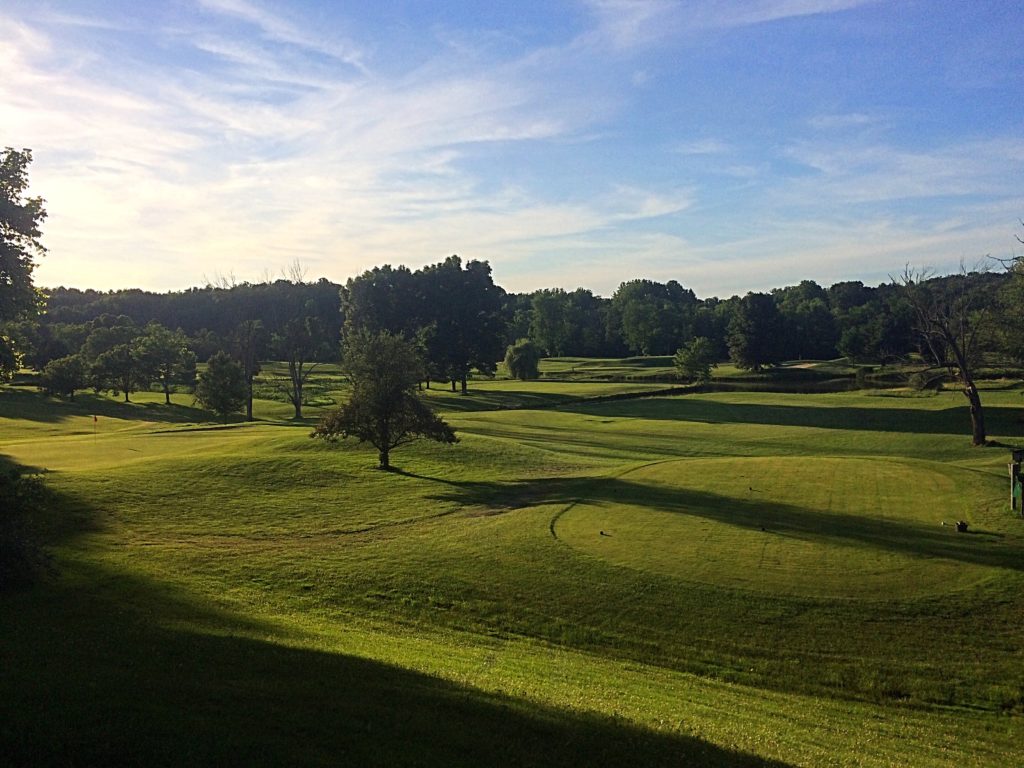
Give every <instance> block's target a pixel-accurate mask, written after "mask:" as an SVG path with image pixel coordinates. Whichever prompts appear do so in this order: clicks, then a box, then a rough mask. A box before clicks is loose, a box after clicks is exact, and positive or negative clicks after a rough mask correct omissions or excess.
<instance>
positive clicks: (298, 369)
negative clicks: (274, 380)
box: [288, 360, 305, 421]
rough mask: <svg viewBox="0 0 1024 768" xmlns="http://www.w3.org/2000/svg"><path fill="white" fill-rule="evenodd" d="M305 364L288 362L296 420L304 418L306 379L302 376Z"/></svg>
mask: <svg viewBox="0 0 1024 768" xmlns="http://www.w3.org/2000/svg"><path fill="white" fill-rule="evenodd" d="M302 367H303V363H301V362H298V363H297V362H295V361H294V360H289V361H288V376H289V377H290V378H291V380H292V392H291V394H292V407H293V408H294V409H295V420H296V421H298V420H299V419H301V418H302V382H303V379H304V378H305V377H304V376H303V375H302Z"/></svg>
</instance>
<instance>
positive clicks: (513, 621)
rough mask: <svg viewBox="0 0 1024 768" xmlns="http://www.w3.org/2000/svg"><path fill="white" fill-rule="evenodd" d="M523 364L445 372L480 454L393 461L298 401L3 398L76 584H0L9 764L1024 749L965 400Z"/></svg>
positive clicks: (465, 431) (709, 761)
mask: <svg viewBox="0 0 1024 768" xmlns="http://www.w3.org/2000/svg"><path fill="white" fill-rule="evenodd" d="M511 384H512V383H511V382H498V381H495V382H493V383H487V384H486V385H480V386H476V383H475V382H474V387H473V389H471V394H470V395H468V396H465V397H463V396H461V395H454V396H451V395H449V394H442V393H440V392H438V393H433V396H434V397H435V398H436V401H435V402H436V403H437V404H439V405H441V406H442V407H445V408H448V418H449V419H450V420H451V421H452V423H453V424H454V425H455V426H456V427H457V428H459V430H460V434H461V435H462V442H461V443H459V444H458V445H456V446H452V447H442V446H433V445H426V444H420V445H415V446H411V447H409V448H406V449H403V450H401V451H399V452H397V453H396V454H395V459H396V462H397V463H398V465H399V466H400V467H401V471H399V472H394V473H384V472H379V471H375V470H373V469H372V467H373V466H374V464H375V454H374V453H373V451H372V450H368V449H364V448H360V447H358V446H354V445H349V444H342V445H340V446H338V447H336V448H332V447H329V446H326V445H323V444H320V443H317V442H314V441H311V440H309V439H308V437H307V435H308V431H309V427H308V424H299V425H291V424H290V423H289V421H288V419H289V417H290V415H291V414H290V408H289V407H288V406H287V405H286V404H281V403H276V402H268V401H259V402H258V403H257V416H259V417H260V419H261V421H260V422H259V423H257V424H253V425H243V424H234V425H229V426H228V427H227V428H224V427H217V426H214V425H209V424H206V423H202V418H203V415H202V414H201V413H197V412H195V411H193V410H190V405H189V399H188V398H187V397H184V396H181V397H178V398H177V400H176V404H175V405H174V406H173V407H171V408H169V409H168V408H165V407H163V406H160V407H157V406H159V403H156V404H154V403H152V402H150V401H149V400H148V399H147V397H144V396H142V397H139V398H138V399H140V400H141V401H142V402H139V403H133V404H130V405H124V404H120V403H116V402H115V401H113V400H111V399H106V398H94V399H86V400H84V401H82V402H80V403H77V404H75V405H71V404H67V403H62V402H59V401H53V400H48V399H45V398H42V397H40V396H38V395H35V394H33V393H26V392H18V391H13V390H11V389H10V388H8V389H2V390H0V451H2V452H3V453H5V454H7V455H8V456H10V457H11V458H13V459H14V460H16V461H18V462H20V463H21V464H24V465H30V466H36V467H40V468H46V469H47V470H48V475H47V482H48V484H49V485H50V487H51V488H52V489H53V490H54V492H55V493H56V494H57V496H58V499H59V503H58V505H57V506H56V508H55V509H54V510H53V511H52V514H51V515H50V516H49V517H48V519H47V526H46V531H45V533H46V535H47V536H48V538H49V540H50V541H51V542H52V545H51V546H52V549H53V551H54V553H55V555H56V562H57V565H58V567H59V574H58V575H57V576H55V577H53V578H51V579H50V580H48V581H47V582H46V583H44V584H43V585H41V586H40V587H38V588H36V589H35V590H33V591H31V592H27V593H20V594H16V595H13V596H11V595H8V596H5V597H3V598H0V655H2V658H3V659H4V673H3V675H2V676H0V744H2V746H3V748H4V754H5V756H6V758H7V759H8V760H9V761H10V762H13V763H15V764H18V763H24V764H39V763H69V762H70V763H79V764H89V763H104V762H135V763H158V764H170V763H175V764H180V763H182V762H193V763H194V762H203V763H210V762H230V763H264V764H280V763H288V762H290V763H312V764H337V763H339V762H350V763H352V764H382V765H383V764H408V765H422V764H427V765H430V764H437V765H451V764H464V765H479V764H522V765H569V764H573V765H577V764H666V765H668V764H680V763H681V764H697V765H762V764H769V765H772V764H786V765H824V764H840V765H891V764H894V763H906V764H912V765H936V766H939V765H979V766H980V765H1009V764H1013V763H1014V762H1015V761H1016V760H1017V758H1018V757H1019V745H1020V743H1022V741H1021V740H1022V739H1024V712H1022V708H1024V654H1022V649H1021V644H1020V637H1021V632H1022V629H1024V618H1022V616H1024V598H1022V597H1021V595H1022V594H1024V592H1022V589H1021V587H1022V586H1024V583H1022V582H1024V577H1022V573H1021V568H1022V566H1021V565H1020V564H1021V563H1022V562H1024V543H1022V534H1021V531H1022V523H1021V521H1020V520H1018V519H1014V518H1013V517H1012V516H1010V514H1009V513H1008V511H1007V510H1006V508H1005V498H1004V497H1005V490H1006V489H1005V480H1004V475H1005V472H1006V467H1005V462H1006V460H1007V451H1005V450H999V449H994V448H986V449H973V448H971V447H970V446H969V440H968V438H967V436H966V435H967V416H966V410H965V408H964V407H963V405H962V403H961V402H960V401H961V400H963V398H962V396H959V395H956V394H955V393H942V394H939V395H936V396H934V397H929V398H882V397H873V396H869V395H867V394H857V393H849V394H836V395H815V396H808V395H778V394H753V393H732V394H716V395H700V396H686V397H678V398H658V399H649V400H630V401H612V402H600V403H593V402H590V403H588V402H586V401H585V398H586V397H593V396H596V395H601V394H605V393H608V392H610V391H611V390H606V389H602V388H601V385H599V384H585V383H577V384H569V385H564V384H551V385H522V386H520V385H513V386H510V385H511ZM559 386H568V387H572V388H573V389H569V390H562V389H551V387H559ZM474 389H475V390H477V391H476V392H474V391H473V390H474ZM616 391H622V390H616ZM555 395H568V396H567V397H553V396H555ZM154 397H156V396H154ZM532 398H539V401H534V400H532ZM466 403H472V404H473V405H472V406H469V405H466ZM531 403H536V404H543V405H544V408H543V409H541V410H529V409H528V406H530V405H531ZM1021 404H1022V403H1021V399H1020V397H1019V396H1018V395H1017V394H1016V393H1013V392H997V393H992V394H991V395H988V396H987V400H986V405H987V407H988V414H989V423H990V429H991V431H992V434H993V436H995V437H997V438H998V439H1000V440H1001V441H1003V442H1006V443H1010V442H1013V441H1014V440H1016V439H1019V438H1018V437H1017V436H1018V435H1019V434H1020V427H1019V423H1018V421H1017V418H1018V414H1019V408H1020V406H1021ZM282 406H283V407H282ZM92 413H100V414H101V415H100V419H99V421H98V422H96V431H95V433H93V431H92V427H93V421H92V418H91V414H92ZM960 517H963V518H964V519H967V520H969V521H970V522H971V526H972V529H977V530H979V531H980V532H979V533H976V534H969V535H959V536H957V535H956V534H954V533H952V531H950V530H949V529H948V526H947V528H943V527H942V526H941V525H940V523H941V522H942V521H943V520H946V521H947V522H949V521H952V520H954V519H957V518H960ZM765 523H767V525H766V524H765ZM761 527H764V528H765V529H766V530H765V531H761V530H760V529H761ZM602 530H604V531H605V533H607V534H611V535H610V536H601V535H600V531H602Z"/></svg>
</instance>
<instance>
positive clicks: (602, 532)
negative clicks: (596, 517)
mask: <svg viewBox="0 0 1024 768" xmlns="http://www.w3.org/2000/svg"><path fill="white" fill-rule="evenodd" d="M601 535H602V536H611V534H610V533H605V532H604V531H601Z"/></svg>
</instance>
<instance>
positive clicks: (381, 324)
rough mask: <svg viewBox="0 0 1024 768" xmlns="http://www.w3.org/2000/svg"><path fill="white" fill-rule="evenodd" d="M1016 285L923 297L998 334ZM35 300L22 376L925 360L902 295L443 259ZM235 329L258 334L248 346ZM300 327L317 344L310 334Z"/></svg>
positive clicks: (1000, 276) (978, 281) (1007, 331)
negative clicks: (720, 291) (125, 342)
mask: <svg viewBox="0 0 1024 768" xmlns="http://www.w3.org/2000/svg"><path fill="white" fill-rule="evenodd" d="M1015 277H1016V273H1015V272H1013V271H1010V272H1005V271H998V272H984V271H979V272H968V273H966V274H965V275H964V276H960V275H951V276H944V277H931V278H929V279H928V282H929V284H931V285H934V286H935V287H936V289H937V290H945V289H944V288H943V286H948V285H951V284H952V282H955V281H959V280H961V278H963V279H965V280H966V282H967V285H968V287H969V290H970V291H971V292H972V293H974V294H976V300H975V304H976V306H977V307H978V309H982V308H984V309H986V310H988V311H991V312H993V313H996V314H1000V315H1003V316H1006V317H1008V318H1009V317H1010V316H1011V315H1013V313H1019V311H1020V310H1019V309H1018V307H1019V306H1020V304H1019V302H1018V301H1017V293H1019V292H1020V289H1019V287H1018V285H1017V283H1016V281H1015ZM951 281H952V282H951ZM44 294H45V300H44V303H43V307H42V310H43V311H42V314H40V315H38V316H35V317H32V318H28V319H22V320H15V321H9V322H8V323H7V324H6V326H5V329H4V333H5V335H6V336H7V337H8V338H10V339H12V340H13V342H14V345H15V346H16V348H17V350H18V352H19V354H20V362H21V363H22V364H24V365H26V366H28V367H32V368H36V369H37V370H42V368H43V367H45V365H46V364H47V363H48V362H50V361H51V360H53V359H56V358H58V357H63V356H66V355H70V354H73V353H77V352H80V351H85V352H87V353H89V356H91V357H93V358H94V357H95V354H92V353H95V352H97V351H99V350H98V344H97V342H96V340H95V339H94V340H93V341H92V342H88V339H89V336H90V335H91V334H93V333H94V332H95V331H96V330H97V329H98V328H113V327H120V328H124V327H126V326H134V327H135V328H136V329H142V328H145V327H147V326H149V325H151V324H153V323H156V324H159V325H162V326H163V327H165V328H168V329H175V332H180V333H181V334H183V335H184V336H185V337H186V338H187V345H188V348H189V349H190V350H191V351H192V352H194V353H195V355H196V357H197V359H199V360H200V361H205V360H207V359H209V357H210V356H211V355H212V354H214V353H215V352H217V351H224V350H231V349H234V348H238V347H239V345H240V343H241V345H242V346H245V342H240V341H239V335H240V334H241V335H248V336H250V337H252V338H251V339H249V340H248V344H249V345H250V346H252V347H253V349H252V350H251V353H252V354H255V355H256V357H258V358H260V359H263V360H268V359H275V360H284V361H288V362H289V364H294V365H296V366H301V365H303V364H304V361H305V360H307V359H308V360H314V361H327V360H333V359H337V357H338V354H339V349H338V343H339V342H340V341H341V339H342V338H343V336H344V335H345V333H347V332H351V331H353V330H358V329H369V330H388V331H390V332H392V333H396V334H399V335H403V336H405V337H407V338H409V339H411V340H414V341H415V342H416V344H417V346H418V348H419V349H420V350H421V353H422V354H423V357H424V359H425V361H426V363H427V366H426V369H425V373H424V375H425V380H426V381H445V382H452V383H453V385H459V386H461V387H462V388H463V389H465V387H466V386H467V380H468V378H469V375H470V372H471V371H473V370H476V371H478V372H480V373H482V374H485V375H489V374H491V373H493V372H494V371H495V369H496V365H497V364H498V362H500V361H501V360H502V359H503V357H504V355H505V353H506V350H507V349H508V347H509V346H510V345H514V344H515V343H516V342H517V341H519V340H520V339H529V340H530V341H531V342H532V343H533V344H534V345H535V346H536V348H537V349H538V350H539V352H540V354H541V356H543V357H624V356H627V355H673V354H675V353H676V352H678V351H679V350H680V349H681V348H683V347H684V346H686V345H688V344H690V343H692V342H693V341H694V340H696V339H704V340H706V341H705V342H703V343H705V344H706V345H707V346H708V348H709V349H710V355H711V357H712V358H713V359H714V360H715V361H716V362H722V361H726V360H730V361H732V362H734V363H736V364H737V365H738V366H740V367H742V368H747V369H750V370H754V371H757V370H760V369H762V368H765V367H768V366H771V365H775V364H777V363H779V362H781V361H784V360H798V359H807V360H820V359H833V358H836V357H846V358H848V359H850V360H854V361H864V362H887V361H890V360H895V359H899V358H902V357H906V356H907V355H910V354H914V353H922V352H924V353H927V352H928V350H927V348H926V347H927V345H925V344H924V343H923V341H922V339H921V337H920V336H919V334H918V333H917V328H916V323H917V321H918V318H917V317H916V315H915V312H914V308H913V305H912V303H911V301H910V297H909V296H908V293H907V290H906V287H905V286H904V285H903V284H902V283H901V282H900V281H899V280H894V281H892V282H889V283H883V284H881V285H878V286H875V287H871V286H866V285H864V284H863V283H862V282H860V281H845V282H839V283H835V284H833V285H831V286H829V287H828V288H824V287H822V286H820V285H818V284H817V283H816V282H814V281H812V280H804V281H802V282H800V283H799V284H798V285H793V286H787V287H783V288H776V289H774V290H772V291H770V292H765V293H758V292H751V293H747V294H746V295H745V296H732V297H730V298H727V299H719V298H717V297H710V298H706V299H699V298H697V297H696V296H695V294H694V292H693V291H692V290H690V289H688V288H684V287H683V286H681V285H680V284H679V283H678V282H676V281H673V280H670V281H668V282H666V283H660V282H656V281H653V280H643V279H637V280H629V281H626V282H623V283H622V284H621V285H620V286H619V287H618V289H617V290H616V291H615V292H614V293H613V294H612V296H611V297H610V298H605V297H601V296H597V295H595V294H593V293H592V292H591V291H590V290H588V289H585V288H577V289H576V290H574V291H566V290H564V289H561V288H549V289H541V290H537V291H534V292H532V293H518V294H517V293H508V292H506V291H505V290H504V289H503V288H501V286H499V285H496V284H495V283H494V282H493V279H492V277H491V269H490V265H489V264H488V262H486V261H468V262H466V263H465V264H463V263H462V261H461V259H459V257H457V256H452V257H449V258H448V259H446V260H445V261H443V262H440V263H438V264H433V265H428V266H425V267H423V268H421V269H418V270H415V271H413V270H411V269H409V268H407V267H404V266H398V267H391V266H389V265H384V266H381V267H375V268H373V269H371V270H368V271H366V272H364V273H363V274H361V275H359V276H356V277H353V278H351V279H349V280H348V281H347V282H346V283H345V284H344V285H339V284H336V283H332V282H330V281H328V280H326V279H321V280H319V281H317V282H315V283H297V282H292V281H289V280H277V281H274V282H269V283H257V284H250V283H244V284H241V285H237V286H233V287H229V288H220V287H217V288H215V287H210V286H207V287H206V288H195V289H190V290H188V291H183V292H169V293H163V294H159V293H149V292H144V291H138V290H120V291H108V292H100V291H92V290H86V291H82V290H78V289H74V288H71V289H69V288H58V289H54V290H50V291H44ZM247 323H259V327H258V328H251V327H250V328H248V330H246V329H245V328H244V327H243V326H245V324H247ZM1004 325H1005V327H1003V328H999V329H993V332H992V333H991V334H990V336H989V337H988V338H987V339H986V340H985V344H986V347H987V348H989V349H990V350H991V351H995V352H1003V353H1005V354H1006V355H1007V356H1009V357H1012V358H1014V359H1016V358H1017V356H1018V354H1019V351H1020V350H1021V349H1022V344H1021V343H1020V342H1021V341H1022V340H1020V339H1017V338H1014V333H1013V330H1012V329H1013V328H1014V327H1017V324H1015V323H1013V322H1012V321H1011V320H1008V321H1007V322H1006V323H1005V324H1004ZM307 326H312V327H315V329H314V330H312V331H309V332H307V330H306V328H307ZM106 333H107V335H109V334H110V333H112V331H107V332H106ZM122 333H123V332H122ZM129 335H130V334H129ZM1017 335H1019V333H1018V334H1017ZM313 338H315V339H316V343H313V342H311V339H313ZM310 346H312V349H311V350H309V351H305V349H306V348H307V347H310ZM297 351H298V352H299V353H300V354H298V355H296V354H295V353H296V352H297ZM250 367H252V366H250Z"/></svg>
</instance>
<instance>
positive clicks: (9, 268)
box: [0, 147, 46, 380]
mask: <svg viewBox="0 0 1024 768" xmlns="http://www.w3.org/2000/svg"><path fill="white" fill-rule="evenodd" d="M31 162H32V150H30V149H22V150H21V151H18V150H16V149H12V148H10V147H7V148H6V149H4V150H3V151H2V152H0V325H4V324H5V323H7V322H9V321H11V320H17V319H18V318H20V317H23V316H24V315H26V314H27V313H29V312H30V311H32V310H34V309H35V308H36V304H37V295H36V291H35V288H34V286H33V284H32V270H33V268H34V267H35V260H36V258H38V257H40V256H42V255H43V254H44V253H45V252H46V249H45V248H44V247H43V245H42V243H41V242H40V237H41V236H42V232H41V231H40V229H39V227H40V225H41V224H42V222H43V219H45V218H46V211H45V209H44V208H43V199H42V198H41V197H26V192H27V190H28V166H29V163H31ZM16 366H17V357H16V355H15V354H14V344H13V342H12V340H11V339H10V338H9V337H8V336H7V334H6V333H4V332H0V380H3V379H6V378H9V377H10V375H11V374H12V373H13V372H14V370H15V368H16Z"/></svg>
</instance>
